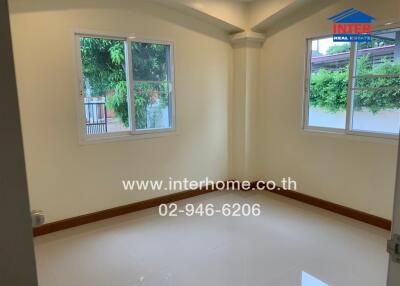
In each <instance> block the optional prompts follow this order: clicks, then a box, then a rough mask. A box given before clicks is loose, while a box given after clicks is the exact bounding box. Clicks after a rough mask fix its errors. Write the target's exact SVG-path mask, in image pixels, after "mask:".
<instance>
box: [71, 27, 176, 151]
mask: <svg viewBox="0 0 400 286" xmlns="http://www.w3.org/2000/svg"><path fill="white" fill-rule="evenodd" d="M81 37H94V38H96V37H97V38H104V39H111V40H120V41H124V44H125V63H126V83H127V101H128V116H129V130H127V131H120V132H112V133H111V132H110V133H102V134H93V135H88V134H87V133H86V113H85V106H84V104H82V103H83V100H84V93H83V72H82V58H81V51H80V48H81V47H80V38H81ZM74 42H75V55H76V56H75V57H76V66H77V105H78V108H77V110H78V124H79V128H78V129H79V142H80V143H81V144H91V143H101V142H113V141H120V140H135V139H147V138H156V137H163V136H168V135H174V134H177V132H176V104H175V69H174V62H175V58H174V55H175V54H174V42H173V41H170V40H153V39H149V38H145V37H138V36H136V35H133V34H116V33H103V32H95V31H87V30H77V31H75V32H74ZM133 42H141V43H154V44H162V45H168V46H169V47H170V49H169V50H170V63H169V72H170V80H169V104H170V106H171V108H170V113H171V114H170V122H171V126H170V127H169V128H153V129H151V128H149V129H143V130H137V129H136V128H135V103H134V96H133V95H134V80H133V66H132V43H133ZM155 82H156V81H155ZM157 82H161V81H157Z"/></svg>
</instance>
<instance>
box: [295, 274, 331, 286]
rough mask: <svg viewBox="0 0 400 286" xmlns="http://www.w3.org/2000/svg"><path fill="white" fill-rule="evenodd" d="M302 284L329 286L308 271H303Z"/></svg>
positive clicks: (305, 285) (307, 285) (303, 285)
mask: <svg viewBox="0 0 400 286" xmlns="http://www.w3.org/2000/svg"><path fill="white" fill-rule="evenodd" d="M301 286H329V285H328V284H326V283H324V282H322V281H321V280H319V279H317V278H315V277H314V276H312V275H310V274H308V273H307V272H304V271H303V272H301Z"/></svg>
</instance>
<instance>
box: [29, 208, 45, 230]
mask: <svg viewBox="0 0 400 286" xmlns="http://www.w3.org/2000/svg"><path fill="white" fill-rule="evenodd" d="M31 219H32V227H38V226H41V225H43V224H44V222H45V217H44V213H43V211H41V210H34V211H32V212H31Z"/></svg>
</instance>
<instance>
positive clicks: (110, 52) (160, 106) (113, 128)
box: [76, 34, 174, 140]
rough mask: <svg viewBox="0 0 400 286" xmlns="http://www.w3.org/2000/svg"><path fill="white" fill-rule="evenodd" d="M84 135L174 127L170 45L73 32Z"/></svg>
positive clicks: (89, 138)
mask: <svg viewBox="0 0 400 286" xmlns="http://www.w3.org/2000/svg"><path fill="white" fill-rule="evenodd" d="M76 38H77V45H78V50H79V51H78V54H79V60H80V65H79V76H80V78H79V80H80V85H79V87H80V98H79V104H80V106H81V118H82V120H81V126H82V128H81V129H82V135H83V138H84V139H87V140H91V139H99V138H100V139H101V138H110V137H112V136H124V135H128V136H129V135H137V134H143V133H155V132H165V131H172V130H173V129H174V98H173V90H174V82H173V70H172V62H171V60H172V59H173V46H172V44H171V43H167V42H158V41H157V42H155V41H147V40H146V41H144V40H138V39H136V38H134V39H131V38H128V37H112V36H92V35H86V34H76Z"/></svg>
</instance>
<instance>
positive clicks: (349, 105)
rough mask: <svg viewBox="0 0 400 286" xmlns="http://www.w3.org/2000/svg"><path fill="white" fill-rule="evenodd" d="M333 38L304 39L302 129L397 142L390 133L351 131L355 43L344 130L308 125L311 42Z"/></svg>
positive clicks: (352, 46)
mask: <svg viewBox="0 0 400 286" xmlns="http://www.w3.org/2000/svg"><path fill="white" fill-rule="evenodd" d="M394 28H399V27H390V28H389V27H388V28H386V29H385V28H381V29H377V30H374V32H379V31H383V30H390V29H394ZM330 36H333V35H332V34H330V35H324V36H319V37H310V38H307V39H306V68H305V84H304V100H303V120H302V128H303V130H305V131H316V132H326V133H334V134H341V135H350V136H364V137H374V138H381V139H389V140H393V141H398V140H399V137H398V134H391V133H383V132H373V131H360V130H354V129H352V128H351V127H352V120H353V112H354V108H353V107H354V104H353V101H354V88H355V79H356V78H357V76H356V74H355V72H356V70H355V63H356V48H357V44H356V43H354V42H353V43H351V49H350V59H349V61H350V62H349V86H348V92H347V105H346V125H345V128H344V129H341V128H332V127H322V126H310V125H309V124H308V123H309V107H310V100H309V97H310V80H311V59H312V41H313V40H319V39H324V38H327V37H330Z"/></svg>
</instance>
